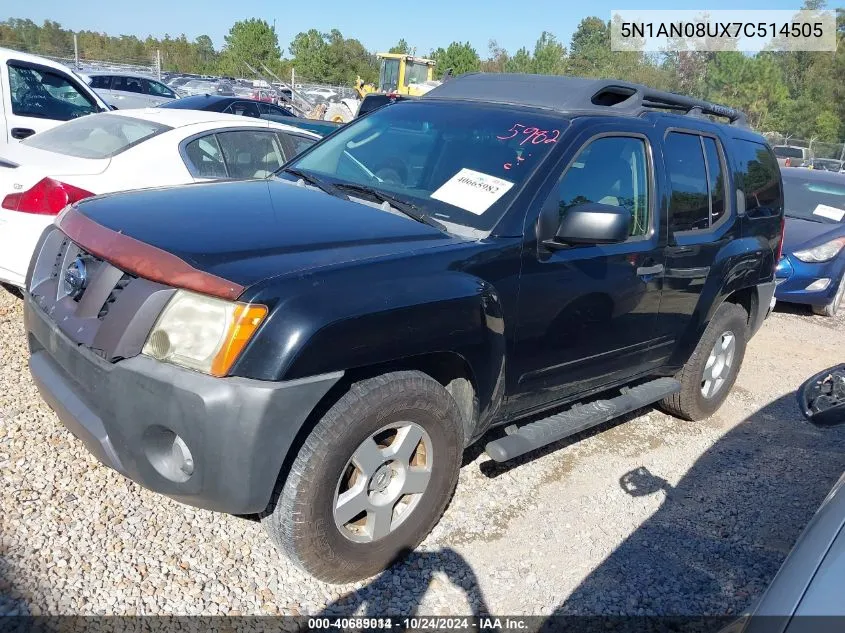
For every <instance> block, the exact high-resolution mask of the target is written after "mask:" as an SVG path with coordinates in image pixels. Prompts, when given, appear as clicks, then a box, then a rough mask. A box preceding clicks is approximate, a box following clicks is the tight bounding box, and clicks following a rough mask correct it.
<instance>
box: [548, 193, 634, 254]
mask: <svg viewBox="0 0 845 633" xmlns="http://www.w3.org/2000/svg"><path fill="white" fill-rule="evenodd" d="M630 230H631V212H630V211H628V210H627V209H624V208H622V207H614V206H612V205H609V204H600V203H598V202H587V203H584V204H579V205H577V206H574V207H572V208H571V209H569V210H568V211H567V212H566V213H565V214H564V216H563V218H561V220H560V224H559V225H558V228H557V232H556V233H555V236H554V239H553V240H552V242H553V243H554V244H558V245H560V244H616V243H619V242H624V241H625V240H627V239H628V234H629V232H630ZM546 244H547V245H548V244H549V242H546Z"/></svg>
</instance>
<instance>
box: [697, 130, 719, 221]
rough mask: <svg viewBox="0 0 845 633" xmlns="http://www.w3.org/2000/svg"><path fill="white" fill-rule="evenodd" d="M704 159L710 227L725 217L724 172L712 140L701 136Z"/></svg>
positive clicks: (717, 150)
mask: <svg viewBox="0 0 845 633" xmlns="http://www.w3.org/2000/svg"><path fill="white" fill-rule="evenodd" d="M701 140H702V142H703V143H704V157H705V158H706V159H707V176H708V179H709V181H710V226H713V225H714V224H717V223H718V222H719V220H721V219H722V218H723V217H725V170H724V167H723V163H722V158H721V155H720V152H719V146H718V145H717V141H716V139H714V138H711V137H709V136H702V137H701Z"/></svg>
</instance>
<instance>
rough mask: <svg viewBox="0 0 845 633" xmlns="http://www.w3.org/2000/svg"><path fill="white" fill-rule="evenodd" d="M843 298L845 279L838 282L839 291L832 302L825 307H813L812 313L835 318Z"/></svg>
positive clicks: (844, 294)
mask: <svg viewBox="0 0 845 633" xmlns="http://www.w3.org/2000/svg"><path fill="white" fill-rule="evenodd" d="M843 296H845V277H843V278H842V279H840V280H839V289H838V290H837V291H836V294H835V295H834V296H833V301H831V302H830V303H828V304H827V305H825V306H813V312H814V313H816V314H818V315H819V316H826V317H835V316H836V313H837V312H839V308H840V307H841V306H842V298H843Z"/></svg>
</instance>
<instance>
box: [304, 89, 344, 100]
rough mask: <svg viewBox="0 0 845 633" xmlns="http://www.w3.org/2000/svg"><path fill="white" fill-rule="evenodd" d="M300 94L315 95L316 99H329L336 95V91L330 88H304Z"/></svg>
mask: <svg viewBox="0 0 845 633" xmlns="http://www.w3.org/2000/svg"><path fill="white" fill-rule="evenodd" d="M302 94H304V95H305V96H306V97H316V98H317V99H321V100H323V101H328V100H329V99H332V98H334V97H337V92H335V91H334V90H330V89H329V88H314V89H312V90H306V91H305V92H303V93H302Z"/></svg>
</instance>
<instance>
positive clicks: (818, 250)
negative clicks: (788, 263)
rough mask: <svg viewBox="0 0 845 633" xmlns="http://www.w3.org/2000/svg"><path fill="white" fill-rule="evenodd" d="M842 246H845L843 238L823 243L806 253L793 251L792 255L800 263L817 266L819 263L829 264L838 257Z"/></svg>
mask: <svg viewBox="0 0 845 633" xmlns="http://www.w3.org/2000/svg"><path fill="white" fill-rule="evenodd" d="M843 246H845V237H837V238H836V239H835V240H830V241H829V242H825V243H824V244H822V245H821V246H816V247H815V248H808V249H807V250H806V251H795V252H794V253H793V255H795V257H797V258H798V259H800V260H801V261H802V262H807V263H811V264H818V263H819V262H829V261H830V260H831V259H833V258H834V257H836V256H837V255H839V251H841V250H842V247H843Z"/></svg>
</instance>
